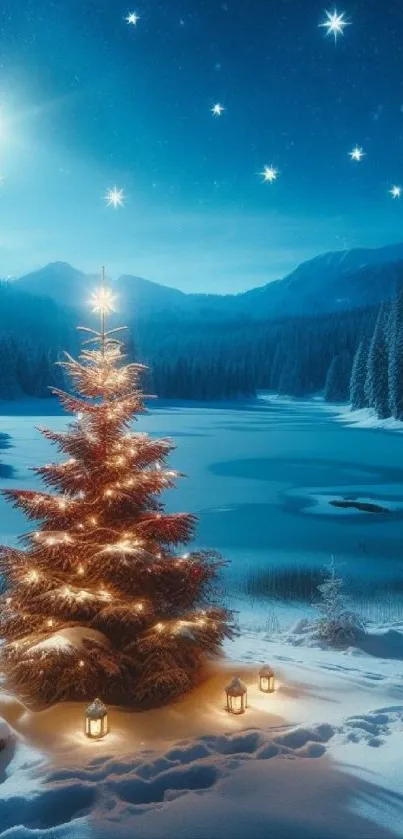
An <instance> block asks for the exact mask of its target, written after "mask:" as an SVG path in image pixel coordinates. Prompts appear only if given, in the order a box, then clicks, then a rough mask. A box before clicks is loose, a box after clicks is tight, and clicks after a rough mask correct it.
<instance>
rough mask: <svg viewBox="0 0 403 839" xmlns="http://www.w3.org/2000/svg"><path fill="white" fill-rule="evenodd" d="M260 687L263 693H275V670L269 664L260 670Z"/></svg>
mask: <svg viewBox="0 0 403 839" xmlns="http://www.w3.org/2000/svg"><path fill="white" fill-rule="evenodd" d="M259 687H260V690H261V691H263V693H274V670H272V668H271V667H269V665H268V664H264V665H263V667H262V668H261V670H259Z"/></svg>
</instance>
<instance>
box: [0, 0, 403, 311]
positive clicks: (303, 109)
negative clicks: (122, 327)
mask: <svg viewBox="0 0 403 839" xmlns="http://www.w3.org/2000/svg"><path fill="white" fill-rule="evenodd" d="M134 5H135V6H136V9H135V11H136V12H137V13H138V15H139V20H138V21H137V23H136V24H135V25H130V24H129V23H128V22H127V20H126V18H127V15H128V11H130V10H128V7H127V3H126V0H124V1H123V2H122V0H115V2H114V3H111V2H110V0H97V2H95V0H69V3H68V4H67V3H63V2H57V1H56V2H49V0H26V2H24V12H25V13H24V15H22V14H21V5H20V3H17V2H15V0H0V11H1V12H2V14H1V19H0V31H1V38H2V61H1V65H0V71H1V72H0V174H1V175H2V176H3V178H4V180H3V182H2V184H1V187H0V230H1V234H0V274H1V276H5V275H21V274H24V273H28V272H29V271H32V270H35V269H36V268H40V267H42V266H43V265H45V264H47V263H49V262H52V261H66V262H69V263H71V264H72V265H74V266H76V267H77V268H79V269H80V270H83V271H85V272H88V273H92V274H93V273H96V271H97V270H98V268H99V265H101V264H102V263H105V264H106V265H107V266H108V272H109V274H110V275H111V276H115V277H116V276H118V275H119V274H123V273H125V274H128V273H130V274H135V275H137V276H142V277H145V278H147V279H149V280H153V281H155V282H159V283H162V284H164V285H170V286H173V287H176V288H179V289H182V290H184V291H188V292H191V291H196V292H218V293H222V294H225V293H229V292H239V291H243V290H246V289H249V288H252V287H256V286H259V285H263V284H265V283H267V282H269V281H271V280H275V279H279V278H281V277H284V276H285V275H286V274H288V273H289V272H290V271H291V270H293V268H295V267H296V266H297V265H298V264H299V263H300V262H302V261H304V260H305V259H308V258H311V257H313V256H316V255H317V254H318V253H322V252H324V251H328V250H339V249H344V248H353V247H378V246H382V245H385V244H390V243H393V242H396V241H400V240H401V239H402V232H401V231H402V219H403V197H402V200H399V199H397V200H394V199H393V198H392V196H391V194H390V190H391V188H392V186H393V185H399V184H401V183H403V164H402V162H401V161H402V159H403V157H402V142H403V93H402V89H401V80H400V79H401V72H400V67H401V60H402V53H403V38H402V35H403V8H398V7H397V5H396V4H395V3H394V2H392V0H390V2H386V4H385V5H384V7H383V8H382V9H380V7H379V2H378V1H377V0H365V2H364V0H363V1H362V2H354V3H353V2H351V0H348V2H347V0H346V2H342V3H341V4H336V5H337V7H338V8H339V6H340V11H343V12H345V16H346V19H348V20H349V22H350V24H351V25H349V26H348V27H347V28H346V30H345V32H344V33H343V34H342V35H341V36H340V37H338V38H337V41H336V42H335V41H334V39H333V37H330V38H329V37H327V35H326V32H325V30H324V29H323V28H320V26H319V24H320V23H321V22H322V21H323V19H324V17H325V11H326V8H327V6H326V3H323V0H322V2H318V1H317V0H314V2H310V3H309V4H306V3H302V2H301V0H272V2H271V3H270V4H268V3H267V0H249V2H248V3H247V4H246V3H241V2H240V0H226V2H222V3H221V2H216V0H203V2H200V3H198V4H195V2H194V0H171V2H170V3H169V5H167V4H166V3H164V2H161V0H147V2H146V0H139V2H138V3H135V4H134ZM196 6H197V8H196ZM308 6H309V9H308ZM386 12H387V13H386ZM217 103H222V105H223V107H224V108H225V110H224V111H223V112H222V113H221V114H220V115H219V116H216V115H215V114H214V113H212V110H211V109H212V108H213V106H214V105H215V104H217ZM354 147H362V149H363V150H364V152H365V155H364V157H363V158H362V160H360V161H354V160H352V159H351V156H350V152H351V150H352V149H353V148H354ZM265 166H269V167H271V166H272V167H274V168H275V169H276V170H277V171H278V176H277V178H276V179H275V180H274V181H273V182H272V183H270V182H264V179H263V177H262V176H261V174H260V173H261V172H262V171H264V167H265ZM114 186H116V187H117V188H118V189H122V190H123V192H124V198H125V200H124V206H123V207H116V208H114V207H113V206H108V205H107V202H106V201H105V195H106V194H107V192H108V190H109V189H112V188H113V187H114Z"/></svg>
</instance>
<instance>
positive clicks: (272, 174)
mask: <svg viewBox="0 0 403 839" xmlns="http://www.w3.org/2000/svg"><path fill="white" fill-rule="evenodd" d="M260 174H261V176H262V178H263V180H264V182H265V183H269V184H272V183H273V181H276V180H277V178H278V171H277V169H275V168H274V166H265V167H264V169H263V172H261V173H260Z"/></svg>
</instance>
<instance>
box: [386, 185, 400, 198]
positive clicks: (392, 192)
mask: <svg viewBox="0 0 403 839" xmlns="http://www.w3.org/2000/svg"><path fill="white" fill-rule="evenodd" d="M389 195H391V196H392V198H400V197H401V195H402V188H401V186H392V189H390V190H389Z"/></svg>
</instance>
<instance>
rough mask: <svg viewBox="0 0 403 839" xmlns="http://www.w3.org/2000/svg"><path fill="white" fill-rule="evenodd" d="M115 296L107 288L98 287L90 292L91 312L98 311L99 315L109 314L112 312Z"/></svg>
mask: <svg viewBox="0 0 403 839" xmlns="http://www.w3.org/2000/svg"><path fill="white" fill-rule="evenodd" d="M115 300H116V297H115V296H114V295H113V294H112V292H111V291H110V290H109V289H108V288H98V289H97V290H96V291H93V292H92V294H91V301H90V303H91V306H92V307H93V309H92V311H93V312H98V313H99V314H101V315H110V314H111V312H114V311H115V309H114V305H115Z"/></svg>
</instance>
